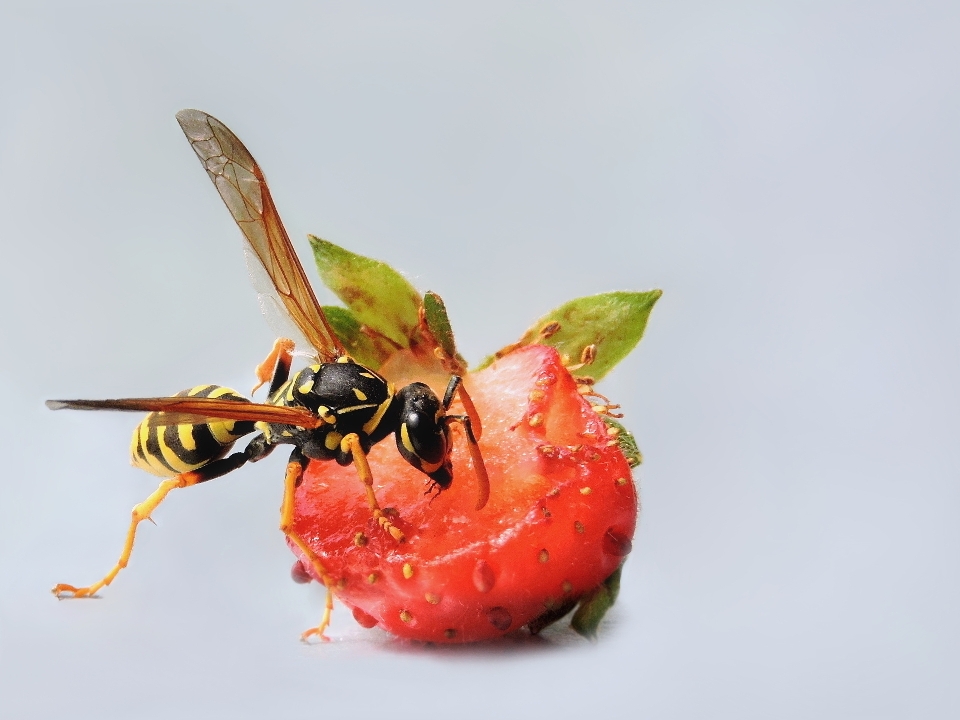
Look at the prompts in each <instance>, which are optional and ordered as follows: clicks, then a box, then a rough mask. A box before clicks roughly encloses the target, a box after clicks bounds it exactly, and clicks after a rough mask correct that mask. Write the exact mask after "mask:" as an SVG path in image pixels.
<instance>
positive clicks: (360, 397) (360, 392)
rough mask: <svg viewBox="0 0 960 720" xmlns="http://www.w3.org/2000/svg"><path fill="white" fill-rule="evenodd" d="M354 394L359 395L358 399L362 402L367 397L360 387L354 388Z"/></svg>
mask: <svg viewBox="0 0 960 720" xmlns="http://www.w3.org/2000/svg"><path fill="white" fill-rule="evenodd" d="M353 394H354V395H356V396H357V400H359V401H360V402H363V401H364V400H366V399H367V396H366V395H365V394H364V392H363V391H362V390H361V389H360V388H354V389H353Z"/></svg>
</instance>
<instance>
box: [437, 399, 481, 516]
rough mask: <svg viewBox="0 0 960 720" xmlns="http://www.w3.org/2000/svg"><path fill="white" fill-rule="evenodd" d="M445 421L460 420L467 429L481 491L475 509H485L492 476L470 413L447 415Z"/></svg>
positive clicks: (468, 446)
mask: <svg viewBox="0 0 960 720" xmlns="http://www.w3.org/2000/svg"><path fill="white" fill-rule="evenodd" d="M464 405H466V403H464ZM444 422H446V423H448V424H449V423H452V422H458V423H460V424H461V425H463V429H464V430H466V431H467V432H466V434H467V449H468V450H469V451H470V463H471V464H472V465H473V472H474V474H475V475H476V476H477V491H478V493H479V495H478V497H477V504H476V506H475V507H474V510H483V507H484V505H486V504H487V500H489V499H490V476H489V475H487V466H486V465H485V464H484V462H483V455H482V454H481V453H480V443H478V442H477V435H476V434H475V433H474V431H473V421H472V419H471V418H470V416H469V415H447V416H446V417H445V418H444Z"/></svg>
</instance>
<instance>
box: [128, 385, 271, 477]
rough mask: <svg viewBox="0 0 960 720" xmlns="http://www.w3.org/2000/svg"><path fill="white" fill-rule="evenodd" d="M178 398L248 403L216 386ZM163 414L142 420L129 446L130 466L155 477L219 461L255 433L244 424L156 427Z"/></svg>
mask: <svg viewBox="0 0 960 720" xmlns="http://www.w3.org/2000/svg"><path fill="white" fill-rule="evenodd" d="M177 396H178V397H212V398H222V399H225V400H236V401H237V402H249V401H248V400H247V399H246V398H245V397H243V396H242V395H240V394H239V393H238V392H236V391H235V390H231V389H230V388H225V387H221V386H219V385H198V386H197V387H194V388H190V389H189V390H184V391H182V392H178V393H177ZM158 417H162V414H158V413H150V414H149V415H147V417H145V418H144V419H143V422H141V423H140V424H139V425H137V428H136V430H134V431H133V439H132V440H131V442H130V462H132V463H133V464H134V465H135V466H136V467H138V468H140V469H142V470H146V471H147V472H149V473H153V474H154V475H160V476H161V477H169V476H173V475H179V474H180V473H184V472H189V471H191V470H196V469H197V468H201V467H203V466H204V465H206V464H208V463H210V462H212V461H213V460H218V459H219V458H221V457H223V456H224V455H226V453H227V451H228V450H229V449H230V447H231V446H232V445H233V443H234V442H236V441H237V439H238V438H241V437H243V436H244V435H248V434H250V433H252V432H253V431H254V424H253V423H252V422H247V421H234V420H210V421H209V422H205V423H199V424H197V425H158V424H155V423H157V418H158Z"/></svg>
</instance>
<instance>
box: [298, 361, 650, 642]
mask: <svg viewBox="0 0 960 720" xmlns="http://www.w3.org/2000/svg"><path fill="white" fill-rule="evenodd" d="M465 383H466V386H467V388H468V390H469V392H470V394H471V397H472V398H473V400H474V403H475V404H476V406H477V410H478V411H479V414H480V417H481V418H482V420H483V436H482V439H481V441H480V446H481V450H482V452H483V457H484V462H485V464H486V467H487V471H488V473H489V476H490V488H491V490H490V500H489V502H488V503H487V505H486V507H484V508H483V509H482V510H480V511H476V510H474V506H475V505H476V501H477V482H476V477H475V475H474V473H473V469H472V467H471V464H470V459H469V453H468V451H467V448H466V446H465V443H466V439H465V438H464V437H463V434H462V432H461V431H459V430H455V431H454V432H455V438H454V450H453V456H452V459H453V468H454V480H453V484H452V486H451V488H450V489H448V490H446V491H444V492H442V493H440V494H439V495H436V494H431V495H425V494H424V491H425V489H426V488H427V487H428V485H429V481H428V480H427V479H426V478H425V476H424V475H423V474H422V473H420V472H418V471H416V470H414V469H413V468H412V467H410V466H409V465H408V464H407V463H406V462H405V461H404V460H403V459H402V458H401V457H400V455H399V453H398V452H397V449H396V447H395V445H394V443H393V442H392V440H391V439H390V438H388V439H387V440H385V441H383V442H381V443H380V444H378V445H377V446H375V447H374V448H373V449H372V451H371V453H370V456H369V460H370V466H371V469H372V471H373V474H374V479H375V489H376V495H377V499H378V500H379V502H380V505H381V507H383V508H393V509H394V510H395V511H396V513H397V515H396V516H393V517H392V518H391V519H392V521H393V522H394V524H395V525H396V526H397V527H398V528H400V529H401V530H402V531H403V533H404V534H405V535H406V542H405V543H402V544H398V543H397V542H396V541H395V540H394V539H393V538H391V537H390V536H389V535H387V534H386V533H384V532H383V531H382V530H381V529H379V528H378V527H375V524H374V522H373V520H372V517H371V514H370V510H369V508H368V506H367V503H366V500H365V498H364V494H363V488H362V485H361V483H360V481H359V480H358V478H357V475H356V471H355V470H354V469H353V468H352V467H346V468H343V467H339V466H338V465H336V464H335V463H320V462H314V463H311V464H310V466H309V467H308V468H307V471H306V473H305V476H304V480H303V483H302V484H301V486H300V487H299V488H298V490H297V495H296V520H295V529H296V531H297V533H299V534H300V536H301V537H302V538H303V539H304V540H305V541H306V543H307V544H308V545H309V546H310V548H311V549H312V550H313V551H314V552H316V553H317V555H318V556H319V557H320V559H321V561H322V562H323V564H324V567H325V568H326V570H327V572H328V573H329V575H330V576H331V577H333V578H334V580H335V585H334V591H335V593H336V595H337V597H338V598H339V599H340V600H341V601H342V602H343V603H345V604H346V605H348V606H350V607H351V608H352V609H353V611H354V616H355V617H356V618H357V620H358V621H359V622H360V623H361V624H362V625H364V626H366V627H372V626H373V625H379V626H380V627H382V628H384V629H385V630H388V631H389V632H391V633H394V634H396V635H398V636H401V637H406V638H412V639H418V640H429V641H435V642H469V641H474V640H483V639H487V638H493V637H498V636H500V635H503V634H504V633H506V632H509V631H511V630H514V629H517V628H519V627H521V626H523V625H525V624H526V623H528V622H530V621H531V620H533V619H535V618H537V617H538V616H540V615H542V614H543V613H544V612H547V611H549V610H551V609H555V608H557V607H560V606H561V605H563V604H565V603H568V602H569V601H571V600H574V599H576V598H577V597H579V596H581V595H582V594H584V593H586V592H588V591H589V590H591V589H593V588H595V587H596V586H597V585H599V584H600V583H601V582H602V581H603V580H604V579H605V578H607V577H608V576H609V575H610V574H611V573H612V572H613V571H614V570H616V568H617V567H618V566H619V565H620V563H621V562H622V560H623V556H624V555H626V553H628V552H629V550H630V539H631V538H632V537H633V532H634V529H635V526H636V517H637V496H636V490H635V487H634V484H633V481H632V479H631V475H630V468H629V466H628V464H627V461H626V459H625V458H624V456H623V453H622V452H621V451H620V449H619V448H618V447H617V445H616V443H615V442H613V441H612V439H611V436H610V435H609V434H608V429H607V425H606V424H605V423H604V422H603V420H602V418H601V417H600V416H599V415H597V413H596V412H595V411H594V410H593V409H592V408H591V406H590V403H589V402H588V401H587V400H585V399H584V397H583V396H582V395H581V394H580V393H579V392H578V389H577V384H576V382H575V381H574V379H573V378H572V377H571V376H570V374H569V372H567V370H566V369H565V368H564V367H563V365H562V364H561V362H560V359H559V357H558V356H557V353H556V351H555V350H553V349H552V348H549V347H544V346H529V347H525V348H522V349H520V350H517V351H515V352H513V353H511V354H510V355H508V356H506V357H504V358H501V359H500V360H498V361H497V362H496V363H494V364H493V365H492V366H490V367H488V368H487V369H485V370H483V371H481V372H479V373H476V374H474V375H470V376H468V377H467V378H466V379H465ZM451 412H452V413H459V412H461V410H460V409H459V408H458V406H457V404H456V403H455V405H454V408H452V409H451ZM454 427H455V428H458V427H459V426H454ZM294 552H297V550H296V549H295V548H294ZM303 564H304V565H305V566H307V567H308V569H309V565H308V563H306V562H305V561H304V562H303ZM311 572H312V571H311Z"/></svg>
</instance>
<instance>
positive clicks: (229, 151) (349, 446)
mask: <svg viewBox="0 0 960 720" xmlns="http://www.w3.org/2000/svg"><path fill="white" fill-rule="evenodd" d="M177 121H178V122H179V123H180V127H181V128H182V129H183V132H184V134H185V135H186V136H187V139H188V140H189V141H190V144H191V146H192V147H193V149H194V151H195V152H196V154H197V156H198V157H199V158H200V161H201V163H202V164H203V166H204V169H205V170H206V171H207V174H208V175H209V176H210V179H211V180H212V181H213V184H214V185H215V186H216V188H217V191H218V192H219V193H220V197H221V198H222V199H223V202H224V203H225V204H226V206H227V209H229V210H230V213H231V215H232V216H233V218H234V220H235V221H236V222H237V225H239V227H240V229H241V230H242V231H243V235H244V238H245V240H246V250H247V251H248V253H249V254H250V255H251V256H252V257H253V258H255V259H256V262H257V263H259V265H260V266H262V269H263V270H264V271H265V272H266V275H267V277H268V278H269V281H270V285H271V286H272V287H271V291H272V294H273V296H274V300H276V301H277V304H278V305H279V306H280V307H281V308H282V310H283V311H284V312H285V313H286V315H287V316H288V317H289V318H290V319H291V320H292V321H293V324H294V325H295V326H296V328H297V329H298V330H299V331H300V333H301V334H302V335H303V337H304V338H305V339H306V341H307V342H308V343H309V344H310V345H311V346H312V349H313V351H314V353H315V362H314V363H313V364H311V365H309V366H307V367H305V368H304V369H302V370H300V371H298V372H296V373H294V374H293V375H292V376H291V365H292V360H293V350H294V342H293V341H292V340H288V339H285V338H281V339H279V340H277V342H276V343H275V344H274V347H273V350H272V351H271V352H270V354H269V355H268V356H267V358H266V359H265V360H264V361H263V363H261V364H260V365H259V366H258V367H257V370H256V374H257V379H258V381H259V382H258V385H257V388H259V387H260V386H261V385H263V384H266V383H267V382H269V394H268V397H267V400H266V402H265V403H255V402H252V401H250V400H248V399H247V398H245V397H243V396H242V395H240V394H239V393H237V392H235V391H234V390H231V389H230V388H225V387H221V386H218V385H201V386H197V387H194V388H191V389H189V390H184V391H183V392H180V393H178V394H177V395H176V396H174V397H151V398H126V399H120V400H49V401H47V406H48V407H50V408H51V409H54V410H59V409H63V408H69V409H73V410H122V411H138V412H147V413H149V414H148V415H147V416H146V418H144V419H143V421H142V422H141V423H140V424H139V425H138V426H137V428H136V430H134V433H133V439H132V442H131V448H130V450H131V460H132V462H133V464H134V465H135V466H137V467H139V468H141V469H143V470H146V471H147V472H150V473H153V474H155V475H159V476H161V477H165V478H167V479H165V480H163V481H162V482H161V483H160V486H159V487H158V488H157V490H156V491H155V492H153V493H152V494H151V495H150V496H149V497H148V498H147V499H146V500H144V501H143V502H141V503H140V504H138V505H137V506H136V507H134V509H133V516H132V519H131V521H130V526H129V528H128V530H127V536H126V541H125V543H124V546H123V551H122V552H121V554H120V558H119V560H118V561H117V563H116V565H114V566H113V568H111V570H110V571H109V572H108V573H107V574H106V575H105V576H104V577H103V578H102V579H101V580H99V581H98V582H96V583H93V584H92V585H89V586H86V587H75V586H73V585H66V584H60V585H57V586H56V587H54V588H53V593H54V594H55V595H57V596H58V597H63V596H72V597H84V596H91V595H93V594H95V593H96V592H97V591H98V590H100V589H101V588H103V587H104V586H106V585H109V584H110V583H111V582H113V580H114V578H115V577H116V576H117V574H118V573H119V572H120V571H121V570H122V569H123V568H125V567H126V566H127V563H128V561H129V559H130V554H131V552H132V550H133V544H134V539H135V536H136V531H137V526H138V525H139V524H140V522H141V521H143V520H145V519H148V518H149V517H150V515H151V513H153V511H154V510H156V508H157V507H158V506H159V505H160V503H161V502H163V500H164V499H165V498H166V496H167V495H168V494H169V493H170V491H171V490H174V489H176V488H183V487H189V486H191V485H197V484H199V483H202V482H206V481H207V480H212V479H214V478H217V477H220V476H222V475H225V474H227V473H229V472H232V471H233V470H236V469H237V468H239V467H241V466H243V465H245V464H246V463H248V462H257V461H258V460H260V459H262V458H264V457H266V456H267V455H269V454H270V452H272V451H273V449H274V448H275V447H276V446H277V445H292V446H293V450H292V452H291V454H290V459H289V461H288V462H287V467H286V473H285V476H284V491H283V502H282V505H281V511H280V529H281V530H282V531H283V532H284V533H285V534H286V536H287V537H288V538H289V539H290V540H291V541H292V542H293V543H294V544H295V545H296V546H297V547H298V548H299V549H300V550H301V551H303V553H304V554H305V555H306V557H308V558H309V559H310V562H311V563H312V565H313V568H314V570H315V571H316V574H317V575H318V576H319V577H321V578H323V580H324V584H325V585H326V586H327V602H326V608H325V610H324V614H323V618H322V620H321V622H320V624H319V625H318V626H317V627H315V628H311V629H310V630H307V631H306V632H305V633H304V634H303V637H304V638H306V637H308V636H310V635H318V636H320V637H321V638H322V637H323V632H324V630H325V629H326V627H327V625H329V622H330V613H331V610H332V607H333V604H332V603H333V599H332V594H331V578H330V576H329V575H328V573H327V572H326V570H325V569H324V567H323V564H322V563H321V561H320V559H319V558H318V557H317V555H316V554H315V553H314V552H313V551H312V550H311V549H310V548H309V546H308V545H307V544H306V543H305V542H304V541H303V540H302V539H301V538H300V536H299V535H298V534H297V533H296V532H295V531H294V529H293V519H294V493H295V490H296V487H297V485H298V484H299V482H300V479H301V477H302V475H303V472H304V469H305V468H306V466H307V464H308V462H309V461H310V460H336V461H337V462H338V463H339V464H341V465H349V464H351V463H352V464H353V465H354V466H355V468H356V470H357V475H358V476H359V478H360V480H361V482H362V483H363V487H364V491H365V492H366V498H367V502H368V504H369V506H370V511H371V513H372V515H373V519H374V521H375V522H376V524H377V525H379V526H380V527H381V528H382V529H383V531H385V532H387V533H389V534H390V535H391V536H392V537H393V538H394V539H395V540H396V541H397V542H403V541H404V535H403V533H402V532H401V530H400V529H399V528H397V527H396V526H395V525H394V524H393V522H392V521H391V520H390V518H389V517H388V516H387V515H386V514H385V513H384V512H383V510H382V509H381V507H380V505H379V503H378V502H377V498H376V495H375V493H374V489H373V488H374V486H373V474H372V472H371V470H370V466H369V464H368V462H367V453H368V452H369V451H370V448H371V446H373V445H375V444H376V443H378V442H380V441H381V440H383V439H385V438H386V437H387V436H388V435H390V434H393V435H394V436H395V438H396V443H397V449H398V451H399V452H400V454H401V455H402V456H403V457H404V459H406V461H407V462H408V463H410V464H411V465H412V466H413V467H414V468H416V469H417V470H420V471H421V472H423V473H424V474H425V475H426V476H427V477H428V478H429V479H430V481H431V483H432V485H431V486H432V487H433V486H435V487H436V488H438V489H439V490H444V489H446V488H448V487H449V486H450V484H451V482H452V480H453V472H452V465H451V459H450V451H451V436H450V425H451V424H452V423H461V424H462V426H463V428H464V430H465V435H466V439H467V444H468V448H469V451H470V457H471V463H472V465H473V469H474V472H475V473H476V476H477V480H478V488H479V499H478V502H477V505H476V509H477V510H480V509H481V508H483V506H484V505H485V504H486V501H487V498H488V496H489V480H488V478H487V472H486V469H485V467H484V464H483V458H482V456H481V453H480V448H479V445H478V442H477V440H478V438H479V437H480V434H481V425H480V418H479V416H478V415H477V412H476V409H475V408H474V406H473V403H472V401H471V400H470V396H469V394H468V393H467V392H466V390H465V388H464V387H463V384H462V381H461V378H460V377H459V376H456V375H455V376H452V377H451V378H450V382H449V384H448V386H447V389H446V392H445V393H444V396H443V398H442V399H441V398H438V397H437V395H436V394H435V393H434V392H433V390H432V389H431V388H430V387H429V386H428V385H426V384H425V383H420V382H415V383H411V384H409V385H406V386H405V387H402V388H400V389H399V390H397V389H395V388H394V386H393V385H392V384H391V383H389V382H388V381H387V380H386V379H385V378H383V377H382V376H381V375H379V374H378V373H376V372H375V371H373V370H371V369H370V368H368V367H365V366H363V365H361V364H359V363H357V362H354V361H353V360H352V359H351V358H350V356H349V355H348V354H347V352H346V350H345V349H344V346H343V344H342V343H341V342H340V340H339V339H338V338H337V336H336V334H335V333H334V331H333V329H332V328H331V326H330V323H329V322H328V320H327V318H326V316H325V315H324V312H323V309H322V308H321V306H320V303H319V302H318V301H317V298H316V295H314V292H313V289H312V288H311V286H310V283H309V281H308V280H307V277H306V273H305V272H304V270H303V267H302V265H301V264H300V261H299V260H298V259H297V255H296V252H295V251H294V249H293V245H292V243H291V242H290V238H289V236H288V235H287V232H286V230H285V229H284V227H283V223H282V222H281V221H280V216H279V215H278V213H277V209H276V206H275V205H274V203H273V198H272V197H271V195H270V190H269V189H268V187H267V183H266V180H265V179H264V176H263V172H262V171H261V170H260V166H259V165H258V164H257V162H256V161H255V160H254V159H253V156H252V155H251V154H250V152H249V151H248V150H247V149H246V147H244V145H243V143H241V142H240V140H239V139H238V138H237V137H236V135H234V134H233V133H232V132H231V131H230V130H229V129H228V128H227V127H226V126H225V125H224V124H223V123H221V122H220V121H219V120H217V119H216V118H214V117H212V116H210V115H208V114H207V113H205V112H202V111H200V110H182V111H180V112H179V113H177ZM257 388H254V391H256V389H257ZM454 397H459V399H460V401H461V403H462V404H463V407H464V409H465V414H463V415H453V414H449V413H448V411H449V409H450V406H451V403H452V402H453V400H454ZM251 433H257V434H256V435H255V436H254V437H253V439H252V440H250V441H249V443H247V445H246V447H244V449H243V450H240V451H238V452H233V453H231V454H228V453H230V450H231V449H232V447H233V445H234V443H235V442H236V441H237V440H238V439H240V438H242V437H244V436H246V435H250V434H251Z"/></svg>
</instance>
